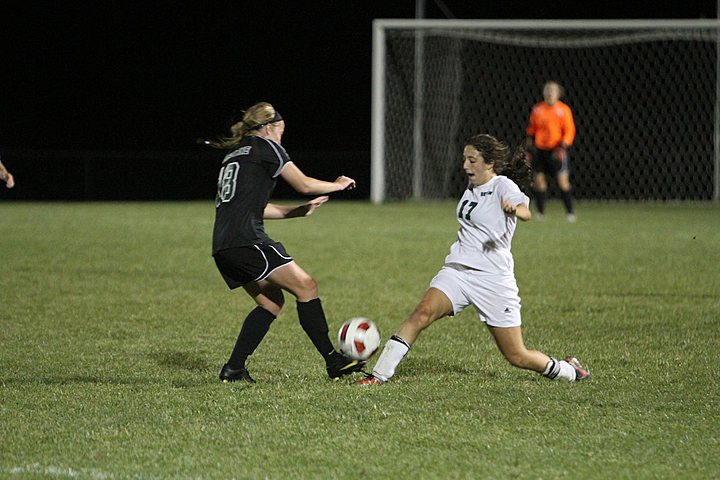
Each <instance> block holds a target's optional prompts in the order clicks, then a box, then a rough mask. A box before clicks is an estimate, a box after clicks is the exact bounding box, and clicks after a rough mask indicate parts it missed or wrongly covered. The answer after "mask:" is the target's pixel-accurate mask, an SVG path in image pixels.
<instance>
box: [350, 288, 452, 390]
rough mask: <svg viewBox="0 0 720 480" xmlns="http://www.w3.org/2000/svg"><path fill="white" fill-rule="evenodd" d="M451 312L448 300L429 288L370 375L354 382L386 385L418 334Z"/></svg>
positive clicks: (442, 294)
mask: <svg viewBox="0 0 720 480" xmlns="http://www.w3.org/2000/svg"><path fill="white" fill-rule="evenodd" d="M452 313H453V306H452V303H450V300H449V299H448V297H447V296H446V295H445V294H444V293H443V292H441V291H440V290H438V289H436V288H432V287H431V288H429V289H428V290H427V291H426V292H425V295H424V296H423V298H422V300H420V303H419V304H418V306H417V307H415V310H414V311H413V312H412V313H411V314H410V316H409V317H408V318H406V319H405V321H404V322H403V323H402V325H400V328H399V329H398V331H397V333H395V335H393V336H392V337H390V340H388V341H387V343H386V344H385V347H384V348H383V351H382V353H381V354H380V358H379V359H378V361H377V363H375V367H373V372H372V374H370V375H368V376H367V378H365V379H363V380H361V381H359V382H356V383H357V384H359V385H372V384H377V383H382V382H387V381H388V380H390V378H392V376H393V375H395V369H396V368H397V366H398V365H399V364H400V362H401V361H402V359H403V358H405V355H407V353H408V351H409V350H410V347H411V345H412V344H413V343H415V340H416V339H417V337H418V335H420V332H422V331H423V330H425V329H426V328H427V327H429V326H430V325H431V324H432V323H433V322H434V321H435V320H437V319H438V318H442V317H444V316H446V315H449V314H452Z"/></svg>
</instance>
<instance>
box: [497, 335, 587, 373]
mask: <svg viewBox="0 0 720 480" xmlns="http://www.w3.org/2000/svg"><path fill="white" fill-rule="evenodd" d="M488 329H489V330H490V333H492V335H493V338H494V339H495V343H496V344H497V346H498V348H499V349H500V352H501V353H502V354H503V356H504V357H505V359H506V360H507V361H508V362H510V364H511V365H513V366H515V367H518V368H523V369H526V370H533V371H535V372H538V373H539V374H541V375H543V376H544V377H546V378H549V379H551V380H567V381H571V382H572V381H575V380H587V379H589V378H590V373H589V372H587V371H586V370H585V369H584V368H583V367H582V366H581V365H580V362H578V361H577V359H576V358H571V357H568V358H566V359H565V360H556V359H554V358H552V357H549V356H547V355H545V354H544V353H542V352H539V351H537V350H528V349H527V348H526V347H525V344H524V342H523V339H522V330H521V327H519V326H518V327H509V328H500V327H491V326H488Z"/></svg>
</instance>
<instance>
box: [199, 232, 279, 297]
mask: <svg viewBox="0 0 720 480" xmlns="http://www.w3.org/2000/svg"><path fill="white" fill-rule="evenodd" d="M213 258H214V259H215V265H217V268H218V270H220V274H221V275H222V277H223V278H224V279H225V283H227V286H228V287H230V288H231V289H233V288H238V287H242V286H243V285H245V284H246V283H250V282H258V281H260V280H264V279H266V278H267V277H268V275H270V274H271V273H272V272H274V271H275V270H277V269H278V268H280V267H282V266H283V265H287V264H288V263H290V262H292V261H293V259H292V257H291V256H290V255H288V253H287V252H286V251H285V247H283V244H282V243H279V242H273V241H270V242H264V243H259V244H256V245H249V246H247V247H233V248H228V249H225V250H220V251H219V252H217V253H216V254H215V255H213Z"/></svg>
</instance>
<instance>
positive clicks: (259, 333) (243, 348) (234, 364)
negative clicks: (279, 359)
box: [227, 307, 275, 369]
mask: <svg viewBox="0 0 720 480" xmlns="http://www.w3.org/2000/svg"><path fill="white" fill-rule="evenodd" d="M273 320H275V315H273V314H272V313H270V312H268V311H267V310H265V309H264V308H262V307H255V308H254V309H253V311H252V312H250V313H249V314H248V316H247V317H246V318H245V321H244V322H243V325H242V328H241V329H240V334H239V335H238V338H237V341H236V342H235V348H233V351H232V354H230V360H228V362H227V363H228V366H229V367H230V368H232V369H238V368H243V367H245V360H247V357H249V356H250V355H252V353H253V352H254V351H255V349H256V348H257V347H258V345H260V342H261V341H262V339H263V338H265V334H266V333H267V332H268V330H269V329H270V324H271V323H272V322H273Z"/></svg>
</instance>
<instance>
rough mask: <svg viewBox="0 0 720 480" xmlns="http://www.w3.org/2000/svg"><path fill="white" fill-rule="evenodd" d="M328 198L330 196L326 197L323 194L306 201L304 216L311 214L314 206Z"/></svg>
mask: <svg viewBox="0 0 720 480" xmlns="http://www.w3.org/2000/svg"><path fill="white" fill-rule="evenodd" d="M328 200H330V197H328V196H327V195H323V196H322V197H317V198H313V199H312V200H310V201H309V202H307V203H306V204H305V208H306V209H307V211H306V212H305V216H306V217H307V216H308V215H312V213H313V212H314V211H315V209H316V208H318V207H319V206H320V205H322V204H323V203H325V202H327V201H328Z"/></svg>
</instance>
